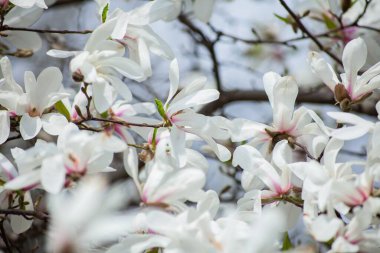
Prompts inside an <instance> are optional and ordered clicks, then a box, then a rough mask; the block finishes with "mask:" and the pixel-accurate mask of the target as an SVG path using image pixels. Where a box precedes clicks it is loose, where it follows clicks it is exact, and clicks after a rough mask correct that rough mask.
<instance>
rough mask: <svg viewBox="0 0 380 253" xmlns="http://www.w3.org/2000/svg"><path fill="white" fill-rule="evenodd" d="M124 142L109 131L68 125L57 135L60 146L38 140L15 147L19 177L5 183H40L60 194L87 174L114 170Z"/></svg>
mask: <svg viewBox="0 0 380 253" xmlns="http://www.w3.org/2000/svg"><path fill="white" fill-rule="evenodd" d="M124 149H125V144H124V143H123V142H122V141H120V140H119V139H118V138H116V137H113V136H107V134H105V133H102V134H100V133H99V134H89V133H88V132H83V131H80V130H79V129H78V128H77V127H76V126H75V125H73V124H69V125H67V126H66V128H65V130H64V131H63V133H62V134H60V136H59V137H58V141H57V145H55V144H54V143H48V142H44V141H42V140H38V141H37V143H36V145H35V146H34V147H32V148H30V149H27V150H22V149H19V148H16V149H13V150H12V155H13V157H14V159H15V162H16V164H17V167H18V169H19V172H20V176H18V177H16V178H14V179H13V180H11V181H9V182H7V184H5V186H4V187H5V188H6V189H10V190H18V189H31V188H34V187H36V186H38V185H39V184H41V185H42V187H43V188H44V189H45V190H46V191H48V192H50V193H58V192H59V191H61V190H62V188H63V187H65V186H66V187H68V186H70V185H72V183H73V182H76V181H78V180H79V179H80V178H82V177H83V176H85V175H86V174H91V173H99V172H109V171H114V170H113V169H112V168H110V167H108V166H109V164H110V163H111V162H112V159H113V153H116V152H121V151H123V150H124Z"/></svg>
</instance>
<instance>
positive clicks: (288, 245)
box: [281, 232, 293, 251]
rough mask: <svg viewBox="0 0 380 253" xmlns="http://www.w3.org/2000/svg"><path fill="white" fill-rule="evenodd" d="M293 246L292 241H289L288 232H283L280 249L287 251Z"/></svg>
mask: <svg viewBox="0 0 380 253" xmlns="http://www.w3.org/2000/svg"><path fill="white" fill-rule="evenodd" d="M291 248H293V245H292V242H291V241H290V238H289V234H288V232H285V233H284V238H283V241H282V249H281V251H287V250H290V249H291Z"/></svg>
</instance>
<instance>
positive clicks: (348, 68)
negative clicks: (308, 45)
mask: <svg viewBox="0 0 380 253" xmlns="http://www.w3.org/2000/svg"><path fill="white" fill-rule="evenodd" d="M366 59H367V46H366V44H365V42H364V40H363V39H361V38H357V39H354V40H352V41H350V42H349V43H348V44H347V45H346V47H345V48H344V51H343V58H342V60H343V66H344V71H345V73H343V74H341V75H340V79H338V76H337V75H336V74H335V72H334V70H333V67H332V66H331V65H330V64H328V63H327V62H326V61H325V60H324V59H323V58H322V57H321V56H320V55H319V54H318V53H316V52H311V53H310V54H309V63H310V65H311V68H312V71H313V72H314V73H315V74H316V75H317V76H318V77H319V78H320V79H321V80H322V81H323V82H324V83H325V84H326V85H327V86H328V87H329V88H330V89H331V90H332V91H333V92H334V94H335V99H336V101H337V102H338V103H339V104H340V107H341V108H342V110H343V111H349V110H350V109H351V106H352V105H353V104H357V103H360V102H361V101H363V100H364V99H365V98H367V97H368V96H370V95H371V94H372V91H373V90H375V89H377V88H379V87H380V75H379V74H380V63H377V64H375V65H374V66H372V67H371V68H370V69H368V70H367V71H365V72H364V73H363V74H362V75H359V74H358V72H359V70H360V69H361V68H362V67H363V66H364V64H365V62H366Z"/></svg>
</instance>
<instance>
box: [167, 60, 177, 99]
mask: <svg viewBox="0 0 380 253" xmlns="http://www.w3.org/2000/svg"><path fill="white" fill-rule="evenodd" d="M169 80H170V90H169V95H168V99H167V100H166V103H165V105H166V104H167V103H169V102H170V100H171V99H172V98H173V97H174V95H175V94H176V93H177V91H178V85H179V66H178V60H177V59H174V60H172V62H171V63H170V70H169Z"/></svg>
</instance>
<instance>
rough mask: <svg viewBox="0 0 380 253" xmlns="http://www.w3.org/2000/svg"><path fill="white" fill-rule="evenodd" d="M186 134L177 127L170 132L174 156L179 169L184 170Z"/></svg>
mask: <svg viewBox="0 0 380 253" xmlns="http://www.w3.org/2000/svg"><path fill="white" fill-rule="evenodd" d="M185 138H186V133H185V132H184V131H182V130H180V129H178V128H177V127H176V126H173V127H172V128H171V131H170V141H171V143H172V152H173V156H174V157H175V158H176V159H177V161H178V164H179V167H180V168H182V167H183V166H185V164H186V160H187V159H186V158H187V157H186V151H185Z"/></svg>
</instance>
